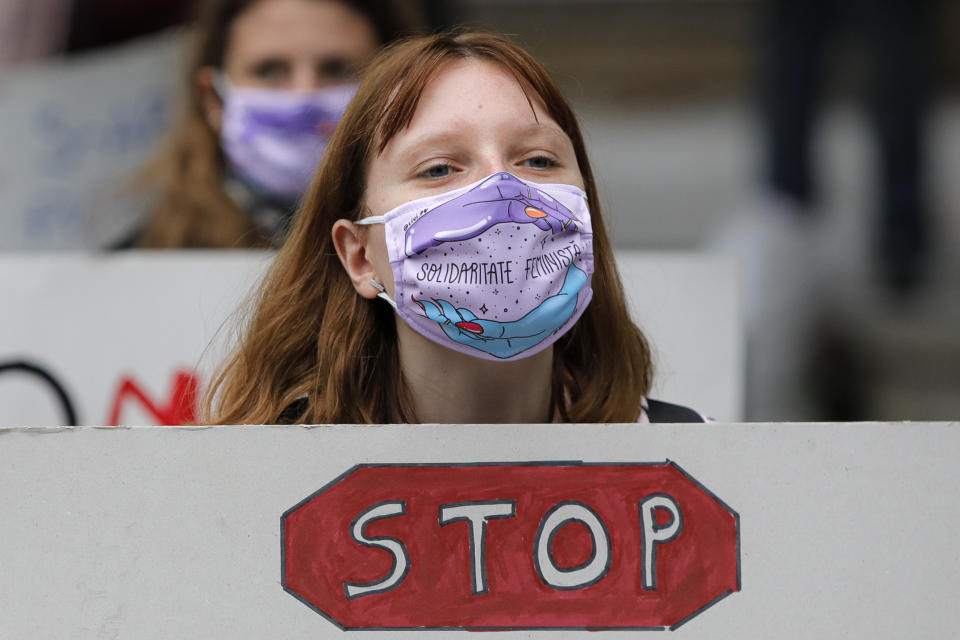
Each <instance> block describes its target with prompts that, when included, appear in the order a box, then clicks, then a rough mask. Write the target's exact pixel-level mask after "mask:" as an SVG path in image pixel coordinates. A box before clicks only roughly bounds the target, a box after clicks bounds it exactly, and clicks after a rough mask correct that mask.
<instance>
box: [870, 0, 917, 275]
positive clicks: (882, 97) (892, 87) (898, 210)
mask: <svg viewBox="0 0 960 640" xmlns="http://www.w3.org/2000/svg"><path fill="white" fill-rule="evenodd" d="M935 4H936V3H935V2H934V1H933V0H883V1H875V2H863V3H861V9H862V11H861V14H862V16H863V18H864V20H865V24H866V27H867V29H868V30H869V34H868V35H869V38H870V45H871V48H872V58H873V72H874V83H873V88H874V93H873V96H872V98H873V105H872V106H873V115H874V119H875V126H876V132H877V144H878V151H879V154H878V155H879V157H878V169H879V176H878V177H879V180H878V182H879V186H880V194H879V196H880V198H879V202H878V206H879V208H880V210H879V220H878V221H877V225H876V226H875V229H876V234H877V236H876V239H875V242H876V248H877V259H878V263H879V267H880V269H881V274H880V275H881V276H882V278H883V280H884V283H885V284H886V285H887V286H888V287H890V288H892V289H893V290H894V291H896V292H906V291H909V290H911V289H913V288H914V287H915V286H916V285H918V284H920V283H921V281H922V279H923V278H924V276H925V275H926V274H925V269H926V268H927V266H928V265H927V260H928V253H929V249H930V246H929V245H930V239H931V234H930V219H929V215H930V214H929V211H928V202H927V193H926V189H925V179H926V167H925V158H926V144H925V143H926V140H925V130H924V125H925V116H926V115H927V111H928V106H929V101H930V85H931V76H932V66H933V59H934V51H933V48H934V41H935V38H934V29H933V20H934V11H935V8H936V7H935Z"/></svg>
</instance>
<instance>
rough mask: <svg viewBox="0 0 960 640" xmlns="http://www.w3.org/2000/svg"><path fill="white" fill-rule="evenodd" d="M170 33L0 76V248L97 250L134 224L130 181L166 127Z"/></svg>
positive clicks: (140, 200) (179, 39)
mask: <svg viewBox="0 0 960 640" xmlns="http://www.w3.org/2000/svg"><path fill="white" fill-rule="evenodd" d="M183 44H184V37H183V34H182V33H181V32H179V31H173V32H167V33H163V34H161V35H157V36H152V37H149V38H144V39H142V40H136V41H134V42H132V43H128V44H124V45H120V46H116V47H111V48H108V49H103V50H100V51H97V52H95V53H89V54H83V55H79V56H75V57H71V58H62V59H61V58H56V59H51V60H49V61H45V62H42V63H39V64H35V65H31V66H27V67H23V68H21V69H18V70H16V71H14V72H11V73H8V74H6V75H4V76H3V78H2V79H0V140H3V144H2V145H0V202H2V203H3V211H2V213H0V250H25V251H26V250H37V249H40V250H43V249H97V248H101V247H103V246H105V245H107V244H108V243H110V242H115V241H117V240H119V239H120V238H121V237H122V236H124V235H125V234H126V233H129V232H130V231H131V230H132V228H133V227H134V226H135V225H136V224H137V223H138V216H140V215H141V214H142V211H140V210H138V205H139V206H140V207H141V208H142V207H145V206H146V198H147V197H148V194H138V193H135V192H127V191H126V190H125V188H126V187H128V186H129V182H130V180H131V179H132V178H133V175H134V173H135V172H136V171H137V170H138V168H139V167H140V165H141V164H142V163H143V162H144V161H145V160H146V158H147V156H148V154H149V152H150V151H151V149H153V148H154V146H155V144H156V143H157V141H158V140H159V139H160V137H161V136H162V134H163V133H164V131H166V129H167V127H168V125H169V123H170V120H171V117H172V114H173V105H174V103H175V101H176V99H177V91H178V86H177V83H178V79H179V77H180V74H181V71H182V68H181V67H182V52H181V50H182V46H183Z"/></svg>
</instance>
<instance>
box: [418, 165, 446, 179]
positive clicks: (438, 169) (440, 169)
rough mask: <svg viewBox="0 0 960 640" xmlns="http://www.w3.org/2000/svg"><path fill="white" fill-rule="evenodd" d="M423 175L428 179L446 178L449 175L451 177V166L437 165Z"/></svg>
mask: <svg viewBox="0 0 960 640" xmlns="http://www.w3.org/2000/svg"><path fill="white" fill-rule="evenodd" d="M423 175H424V176H426V177H428V178H446V177H447V176H448V175H450V165H448V164H435V165H433V166H432V167H430V168H429V169H427V170H426V171H424V172H423Z"/></svg>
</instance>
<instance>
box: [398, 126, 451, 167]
mask: <svg viewBox="0 0 960 640" xmlns="http://www.w3.org/2000/svg"><path fill="white" fill-rule="evenodd" d="M457 137H459V136H458V135H457V132H456V131H434V132H432V133H425V134H423V135H422V136H419V137H417V138H413V139H412V140H408V141H404V142H403V144H402V145H401V146H400V147H399V148H398V149H397V150H396V154H397V157H398V158H400V159H401V160H412V159H414V158H415V157H416V156H417V155H419V154H421V153H422V152H423V150H424V148H433V147H441V146H444V145H448V144H450V143H451V142H454V141H456V138H457Z"/></svg>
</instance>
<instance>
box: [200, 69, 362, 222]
mask: <svg viewBox="0 0 960 640" xmlns="http://www.w3.org/2000/svg"><path fill="white" fill-rule="evenodd" d="M217 88H218V92H219V94H220V96H221V98H222V99H223V125H222V127H221V129H220V142H221V145H222V147H223V151H224V154H225V155H226V156H227V161H228V162H229V165H230V169H231V170H232V171H233V172H234V173H235V174H236V175H237V176H238V177H240V178H241V179H243V180H244V182H246V183H247V184H249V185H250V186H251V187H252V188H253V189H254V190H255V191H259V192H262V193H264V194H265V195H268V196H270V197H272V198H274V199H276V200H279V201H280V202H283V203H285V204H293V203H295V202H296V201H297V200H299V198H300V197H301V196H302V195H303V193H304V192H305V191H306V190H307V187H308V186H309V184H310V180H311V179H312V178H313V174H314V172H315V171H316V169H317V166H318V165H319V164H320V160H321V159H322V158H323V153H324V151H325V150H326V148H327V142H328V141H329V139H330V136H331V134H333V130H334V129H335V128H336V126H337V123H338V122H339V121H340V118H341V117H343V112H344V111H345V110H346V108H347V104H349V102H350V100H351V99H352V98H353V95H354V93H356V91H357V87H356V85H352V84H351V85H339V86H335V87H328V88H325V89H317V90H315V91H287V90H278V89H259V88H252V87H233V86H230V85H228V84H227V83H226V81H224V80H222V79H221V80H220V81H219V82H218V83H217Z"/></svg>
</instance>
